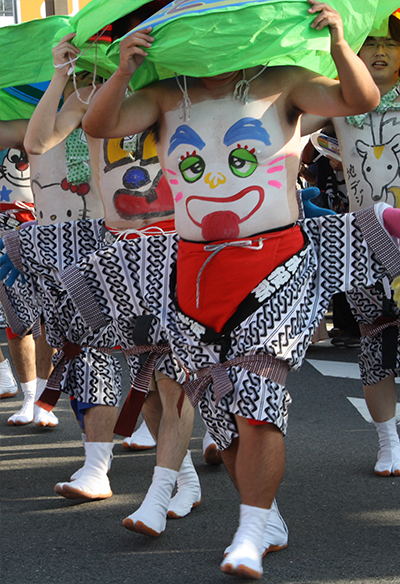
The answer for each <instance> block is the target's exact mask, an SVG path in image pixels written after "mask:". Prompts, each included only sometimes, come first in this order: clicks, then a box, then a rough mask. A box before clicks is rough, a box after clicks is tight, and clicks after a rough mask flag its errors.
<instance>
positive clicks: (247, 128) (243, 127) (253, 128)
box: [224, 118, 271, 146]
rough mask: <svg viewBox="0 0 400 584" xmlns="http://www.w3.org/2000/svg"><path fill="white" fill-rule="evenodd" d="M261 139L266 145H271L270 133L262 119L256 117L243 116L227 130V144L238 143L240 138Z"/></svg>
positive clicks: (225, 138)
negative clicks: (264, 126)
mask: <svg viewBox="0 0 400 584" xmlns="http://www.w3.org/2000/svg"><path fill="white" fill-rule="evenodd" d="M250 138H251V139H253V140H260V142H264V144H265V145H266V146H270V145H271V140H270V137H269V134H268V132H267V130H266V129H265V128H263V125H262V123H261V121H260V120H256V119H255V118H242V119H241V120H239V121H237V122H236V123H235V124H233V125H232V126H231V127H230V128H229V130H228V131H227V132H226V134H225V137H224V144H225V146H231V145H232V144H237V143H238V142H240V140H249V139H250Z"/></svg>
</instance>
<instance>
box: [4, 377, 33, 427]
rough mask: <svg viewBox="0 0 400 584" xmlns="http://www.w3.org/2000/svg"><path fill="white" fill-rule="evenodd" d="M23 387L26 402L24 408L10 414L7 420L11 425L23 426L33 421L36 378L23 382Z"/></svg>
mask: <svg viewBox="0 0 400 584" xmlns="http://www.w3.org/2000/svg"><path fill="white" fill-rule="evenodd" d="M21 389H22V391H23V394H24V403H23V404H22V408H21V409H20V410H19V412H17V413H16V414H13V415H12V416H10V417H9V418H8V420H7V422H8V424H9V425H10V426H15V425H16V426H23V425H24V424H30V422H33V406H34V403H35V395H36V379H32V381H27V382H26V383H21Z"/></svg>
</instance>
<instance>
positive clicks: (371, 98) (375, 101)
mask: <svg viewBox="0 0 400 584" xmlns="http://www.w3.org/2000/svg"><path fill="white" fill-rule="evenodd" d="M380 101H381V93H380V91H379V89H378V87H377V86H376V85H375V83H374V87H373V88H372V89H371V91H370V92H369V94H368V97H367V98H366V99H365V109H364V112H370V111H372V110H374V109H375V108H376V107H377V106H378V105H379V103H380ZM364 112H363V113H364Z"/></svg>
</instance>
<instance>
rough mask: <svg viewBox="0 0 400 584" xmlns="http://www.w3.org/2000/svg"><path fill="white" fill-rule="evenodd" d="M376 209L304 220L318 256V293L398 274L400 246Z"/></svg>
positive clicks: (361, 285) (360, 285)
mask: <svg viewBox="0 0 400 584" xmlns="http://www.w3.org/2000/svg"><path fill="white" fill-rule="evenodd" d="M375 207H379V205H376V206H375ZM375 211H377V210H375V209H374V207H370V208H368V209H363V210H361V211H357V212H356V213H345V214H339V215H328V216H324V217H316V218H313V219H306V220H305V221H304V229H305V231H306V232H307V233H308V235H309V236H310V239H311V241H312V243H313V246H314V249H315V251H316V254H317V256H318V261H319V267H318V272H319V278H318V281H319V284H320V286H321V293H324V292H325V293H326V294H328V293H329V294H330V295H332V294H336V293H337V292H350V291H352V290H356V289H358V288H366V287H368V286H372V285H373V284H374V283H375V282H376V281H377V280H380V279H381V278H382V277H383V276H385V275H388V276H390V278H391V279H392V278H393V277H395V276H396V275H398V274H399V273H400V250H399V246H398V245H397V244H396V243H395V242H394V241H393V239H392V238H391V236H390V235H389V234H388V233H387V231H386V230H385V229H384V227H383V226H382V225H381V223H380V221H379V220H378V218H377V214H376V213H375Z"/></svg>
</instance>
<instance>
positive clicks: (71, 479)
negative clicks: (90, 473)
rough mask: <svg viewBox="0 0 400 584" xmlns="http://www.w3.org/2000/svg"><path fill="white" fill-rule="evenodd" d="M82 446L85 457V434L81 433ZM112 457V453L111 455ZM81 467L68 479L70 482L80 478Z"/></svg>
mask: <svg viewBox="0 0 400 584" xmlns="http://www.w3.org/2000/svg"><path fill="white" fill-rule="evenodd" d="M82 446H83V450H84V451H85V456H86V434H85V433H84V432H82ZM111 456H112V453H111ZM83 468H84V467H83V466H81V468H78V470H76V471H75V472H74V473H73V474H72V475H71V477H70V479H69V480H70V481H76V479H77V478H79V477H80V475H81V474H82V472H83Z"/></svg>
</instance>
